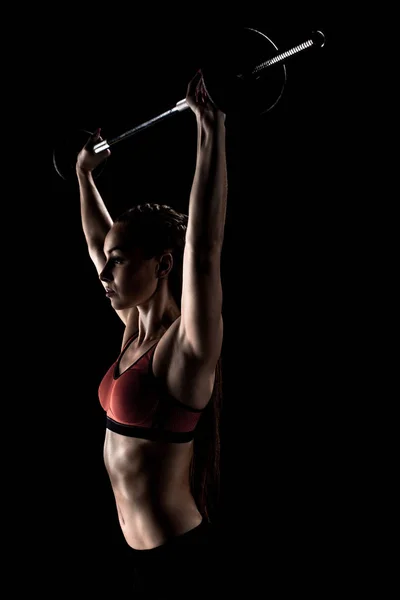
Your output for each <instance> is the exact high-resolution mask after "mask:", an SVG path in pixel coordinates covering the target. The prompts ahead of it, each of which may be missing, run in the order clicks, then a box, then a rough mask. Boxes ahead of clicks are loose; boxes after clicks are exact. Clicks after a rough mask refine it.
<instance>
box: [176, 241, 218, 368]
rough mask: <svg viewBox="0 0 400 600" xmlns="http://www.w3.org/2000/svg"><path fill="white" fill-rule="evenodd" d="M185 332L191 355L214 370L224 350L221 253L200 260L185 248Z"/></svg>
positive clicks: (207, 255) (211, 253)
mask: <svg viewBox="0 0 400 600" xmlns="http://www.w3.org/2000/svg"><path fill="white" fill-rule="evenodd" d="M181 304H182V306H181V314H182V316H181V329H182V335H183V339H185V342H186V343H187V345H188V347H189V348H190V350H191V352H192V353H193V354H194V355H195V356H196V357H197V358H199V359H200V360H202V361H206V362H207V363H209V364H210V366H212V365H213V364H214V363H216V362H217V360H218V358H219V355H220V353H221V348H222V337H223V321H222V284H221V270H220V249H219V248H215V249H214V250H210V251H209V252H207V254H206V255H205V256H203V257H199V253H196V252H195V251H194V250H193V249H191V248H190V247H186V248H185V255H184V263H183V279H182V303H181Z"/></svg>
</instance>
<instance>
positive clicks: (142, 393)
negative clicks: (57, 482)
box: [76, 71, 227, 598]
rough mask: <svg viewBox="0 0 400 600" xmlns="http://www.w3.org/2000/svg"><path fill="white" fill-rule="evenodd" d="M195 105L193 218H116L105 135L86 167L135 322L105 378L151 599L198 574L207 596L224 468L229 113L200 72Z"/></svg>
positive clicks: (110, 429)
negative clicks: (108, 202) (103, 167)
mask: <svg viewBox="0 0 400 600" xmlns="http://www.w3.org/2000/svg"><path fill="white" fill-rule="evenodd" d="M186 101H187V103H188V105H189V107H190V109H191V110H192V111H193V113H194V114H195V116H196V122H197V158H196V169H195V174H194V180H193V184H192V188H191V193H190V198H189V209H188V215H184V214H181V213H179V212H177V211H175V210H174V209H173V208H171V207H169V206H165V205H160V204H144V205H141V204H139V205H137V206H134V207H132V208H131V209H129V210H127V211H126V212H125V213H124V214H122V215H120V216H119V217H118V218H117V219H116V220H115V221H114V222H113V220H112V218H111V216H110V214H109V212H108V211H107V209H106V207H105V205H104V202H103V201H102V199H101V197H100V194H99V192H98V190H97V188H96V185H95V182H94V179H93V175H92V172H93V170H94V169H95V168H96V166H98V165H99V164H100V162H102V161H103V160H105V158H107V156H108V155H109V154H110V150H106V151H103V152H101V153H100V154H95V153H94V152H93V151H92V147H93V144H95V143H97V142H98V141H100V140H101V137H100V130H98V131H97V132H96V133H95V134H94V135H93V136H92V137H91V139H90V140H89V141H88V143H87V144H86V146H85V147H84V148H83V149H82V150H81V152H80V153H79V155H78V157H77V163H76V173H77V177H78V182H79V190H80V202H81V218H82V226H83V231H84V235H85V238H86V242H87V245H88V251H89V255H90V257H91V259H92V261H93V263H94V264H95V266H96V269H97V272H98V274H99V277H100V280H101V282H102V284H103V286H104V290H105V293H106V295H107V297H108V298H109V300H110V304H111V306H112V307H113V309H114V310H115V311H116V313H117V314H118V316H119V317H120V318H121V319H122V321H123V323H124V325H125V330H124V335H123V339H122V345H121V353H120V354H119V356H118V357H117V359H116V361H115V363H114V364H113V365H111V366H110V369H109V370H108V372H107V373H105V374H104V378H103V379H102V381H101V382H100V385H99V399H100V403H101V405H102V407H103V408H104V410H105V412H106V415H107V416H106V419H107V420H106V434H105V442H104V460H105V465H106V468H107V471H108V474H109V477H110V482H111V486H112V490H113V493H114V497H115V501H116V507H117V511H118V517H119V523H120V526H121V530H122V533H123V535H124V537H125V540H126V542H127V545H128V548H129V552H130V555H129V557H128V560H130V557H132V565H135V569H136V570H135V573H136V576H135V582H134V583H135V585H134V586H133V587H132V588H131V589H135V590H136V591H143V597H145V596H146V597H149V598H152V597H160V598H162V597H169V596H168V593H169V592H174V593H175V595H176V594H177V593H179V591H182V593H184V594H185V595H187V594H188V588H187V585H191V586H192V589H191V591H190V592H189V596H191V597H193V593H194V591H195V590H194V589H193V583H194V579H193V577H196V585H195V589H196V590H197V591H198V592H199V593H200V589H201V586H200V583H201V581H205V578H204V576H205V574H206V573H211V572H212V567H213V564H214V557H213V555H212V553H211V549H212V548H214V546H213V544H212V541H213V536H212V533H213V524H212V522H211V519H210V510H211V509H210V504H209V503H210V497H209V495H208V491H209V490H210V489H211V490H212V489H213V487H212V486H213V484H217V483H218V465H219V417H220V400H221V373H220V360H221V358H220V357H221V349H222V340H223V321H222V287H221V276H220V259H221V250H222V244H223V237H224V226H225V214H226V199H227V166H226V154H225V115H224V114H223V113H222V112H221V111H220V110H219V109H218V108H217V107H216V106H215V105H213V103H212V102H211V100H210V99H209V97H208V96H207V93H206V91H205V87H204V83H203V79H202V74H201V72H200V71H199V72H198V73H197V74H196V75H195V77H194V78H193V79H192V80H191V81H190V82H189V84H188V87H187V94H186ZM213 476H216V480H215V481H213V480H212V477H213ZM199 568H200V569H201V573H202V578H200V579H199V578H198V569H199ZM155 574H157V576H156V577H155V576H154V575H155ZM215 574H216V573H215V571H214V575H215ZM125 577H126V579H127V581H128V580H129V581H130V575H129V574H125ZM152 594H153V595H152ZM154 594H158V595H154Z"/></svg>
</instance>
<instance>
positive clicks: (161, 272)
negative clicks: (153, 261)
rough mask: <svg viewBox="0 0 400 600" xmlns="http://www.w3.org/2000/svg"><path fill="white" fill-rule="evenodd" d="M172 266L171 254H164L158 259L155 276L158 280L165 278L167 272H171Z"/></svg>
mask: <svg viewBox="0 0 400 600" xmlns="http://www.w3.org/2000/svg"><path fill="white" fill-rule="evenodd" d="M173 264H174V259H173V258H172V254H171V252H166V253H165V254H162V255H161V256H160V258H159V259H158V263H157V269H156V276H157V277H158V279H163V278H164V277H167V276H168V274H169V272H170V271H171V269H172V267H173Z"/></svg>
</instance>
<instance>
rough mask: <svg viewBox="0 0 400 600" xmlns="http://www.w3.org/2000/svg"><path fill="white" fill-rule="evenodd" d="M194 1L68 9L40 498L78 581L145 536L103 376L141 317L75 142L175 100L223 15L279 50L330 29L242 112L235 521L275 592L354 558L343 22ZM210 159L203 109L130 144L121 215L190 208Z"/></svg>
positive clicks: (227, 493)
mask: <svg viewBox="0 0 400 600" xmlns="http://www.w3.org/2000/svg"><path fill="white" fill-rule="evenodd" d="M174 10H175V11H176V18H175V17H173V16H172V15H171V12H168V14H167V15H166V16H165V19H164V17H163V15H162V14H160V13H158V14H152V13H151V11H148V12H146V11H144V12H145V14H144V16H142V15H139V14H135V15H132V14H131V13H129V12H128V11H126V12H124V11H121V12H117V10H116V9H115V10H114V11H110V12H109V13H102V14H100V15H99V14H97V16H96V17H93V21H90V20H89V21H86V20H85V21H83V20H82V21H80V20H79V19H78V18H76V17H74V16H73V15H65V14H62V13H61V12H60V13H59V14H55V15H54V19H53V21H52V27H51V30H50V31H49V32H48V40H49V45H48V46H47V51H46V52H45V55H46V57H47V59H48V61H49V63H48V65H47V67H48V68H46V69H45V70H44V72H45V73H46V84H45V88H46V94H45V95H44V100H43V101H44V103H46V105H47V106H48V113H47V118H48V129H49V144H48V153H47V156H48V166H49V173H50V174H51V175H50V177H51V182H52V183H51V184H52V202H51V205H50V206H49V207H48V210H47V211H46V214H45V216H44V221H46V223H49V222H50V223H51V226H50V227H46V229H45V228H44V229H45V231H46V233H45V239H44V242H45V243H44V248H45V250H44V253H45V254H46V252H49V254H48V256H47V258H46V255H45V254H44V256H43V258H42V273H44V277H43V279H44V281H45V282H46V290H48V289H51V296H50V297H49V296H46V297H45V301H44V302H43V299H42V302H41V306H42V309H41V315H42V314H43V313H44V316H43V318H41V319H40V327H39V330H40V335H41V336H42V338H43V342H44V346H43V348H44V349H43V350H41V351H40V354H39V356H38V357H37V360H38V363H39V365H40V367H42V366H43V369H44V371H41V373H43V372H45V373H46V377H45V379H44V380H41V388H40V389H41V393H40V402H41V404H42V406H43V407H44V410H42V409H41V413H42V415H44V416H43V417H42V425H41V427H40V433H39V442H38V443H37V445H36V446H35V447H36V450H37V453H38V454H37V471H36V479H35V482H36V483H35V486H32V487H33V489H32V495H33V496H34V497H35V498H36V500H37V502H38V504H39V506H40V509H42V511H43V514H44V516H41V517H40V518H41V519H42V526H41V530H42V535H43V536H44V539H45V540H46V542H45V543H46V545H47V547H48V548H49V549H50V550H51V552H49V555H51V554H53V550H54V554H53V557H54V560H53V561H52V562H51V564H52V567H51V568H52V569H54V572H55V573H56V574H57V576H58V578H59V581H62V582H63V583H64V584H65V585H66V586H67V588H68V589H69V587H70V586H71V589H72V588H73V585H74V584H73V582H71V579H69V575H68V574H69V573H70V574H71V577H72V578H73V579H74V578H75V577H76V576H77V574H79V576H80V577H81V578H82V579H81V581H82V582H83V583H81V585H83V586H87V588H88V589H90V588H91V586H93V585H94V582H95V581H100V583H101V582H102V581H103V580H105V579H109V578H111V577H112V574H111V572H108V571H111V567H110V569H109V570H107V566H106V565H111V564H114V559H115V558H116V557H117V558H118V556H119V555H121V556H122V555H123V553H124V551H125V545H126V544H125V542H124V540H123V537H122V533H121V531H120V529H119V524H118V519H117V513H116V509H115V504H114V500H113V497H112V493H111V487H110V485H109V481H108V477H107V474H106V471H105V468H104V464H103V457H102V448H103V439H104V415H103V412H102V410H101V407H100V405H99V402H98V398H97V388H98V384H99V382H100V380H101V377H102V376H103V374H104V372H105V370H106V369H107V368H108V366H109V365H110V364H111V362H112V361H113V360H114V358H115V356H116V354H117V353H118V352H119V349H120V343H121V338H122V332H123V328H122V323H121V322H120V321H119V320H118V318H117V317H116V316H115V315H114V313H113V311H112V310H111V309H110V307H109V302H108V300H107V299H106V298H105V297H104V295H103V294H102V287H101V284H100V283H99V281H98V280H97V277H96V272H95V270H94V268H93V266H92V264H91V262H90V259H89V257H88V255H87V252H86V246H85V241H84V238H83V233H82V229H81V224H80V213H79V196H78V188H77V185H76V181H75V180H72V181H69V182H66V181H64V180H62V179H61V178H60V177H59V176H58V174H57V173H56V172H55V170H54V168H53V165H52V152H53V149H54V147H55V146H56V144H57V143H58V140H59V138H60V136H61V137H62V136H64V135H70V134H71V135H73V134H74V132H75V131H76V130H78V129H87V130H90V131H93V130H94V129H95V128H97V127H101V128H102V135H103V137H105V138H109V139H110V138H112V137H114V136H117V135H119V134H120V133H122V132H124V131H127V130H129V129H131V128H132V127H134V126H136V125H137V124H139V123H142V122H144V121H146V120H148V119H150V118H152V117H154V116H156V115H158V114H161V113H162V112H164V111H165V110H168V109H170V108H172V107H173V106H174V105H175V103H176V102H177V101H178V100H180V99H183V98H184V97H185V93H186V86H187V83H188V82H189V79H190V78H191V77H192V76H193V75H194V73H195V72H196V70H197V69H198V68H199V67H201V65H202V58H203V56H204V53H205V52H206V50H207V41H208V39H209V38H210V36H212V35H215V34H216V33H218V30H219V28H221V30H222V29H223V28H226V27H230V26H231V25H235V26H237V25H240V26H241V25H243V26H245V27H253V28H255V29H257V30H258V31H260V32H263V33H265V34H266V35H267V36H268V37H270V38H271V39H272V41H273V42H274V43H275V44H276V45H277V46H278V48H279V50H286V49H287V48H290V47H293V46H295V45H297V44H298V43H301V42H303V41H305V40H306V39H309V36H310V33H311V32H312V31H314V30H317V29H319V30H321V31H323V32H324V34H325V36H326V44H325V47H324V48H322V49H321V50H319V51H315V52H313V51H311V52H309V53H308V52H305V53H304V56H302V57H301V58H296V59H293V61H288V62H287V64H286V69H287V81H286V85H285V89H284V93H283V95H282V97H281V99H280V100H279V102H278V104H277V105H276V106H275V107H274V108H273V109H272V110H271V111H269V112H267V113H265V114H263V115H261V116H251V115H242V116H241V117H237V116H233V115H228V116H227V122H226V125H227V158H228V180H229V200H228V212H227V222H226V233H225V243H224V250H223V257H222V279H223V289H224V308H223V312H224V322H225V333H224V347H223V366H224V410H223V415H222V425H223V431H222V500H221V506H220V511H219V515H218V526H219V527H220V528H221V531H222V532H223V535H224V538H225V539H226V540H227V541H228V544H227V546H228V547H229V551H227V555H226V557H225V558H224V560H229V561H230V560H233V564H234V565H237V568H236V567H233V568H232V573H235V576H233V575H232V581H231V582H229V581H228V582H227V586H228V588H229V586H230V585H231V584H232V585H233V589H235V586H237V585H243V586H247V585H249V582H248V578H250V579H251V580H252V581H253V582H254V585H256V588H258V582H263V583H262V584H261V583H260V585H264V582H265V577H267V576H268V577H271V585H273V584H274V585H275V584H277V582H278V580H279V581H280V582H281V584H282V585H283V586H284V587H285V586H286V585H292V584H293V583H294V581H297V582H299V581H300V579H301V581H302V582H303V583H302V585H303V586H308V585H311V583H312V582H314V583H313V585H314V584H315V582H316V581H317V580H318V579H319V578H321V577H325V578H326V579H327V580H330V578H331V577H332V573H334V572H335V571H336V570H337V569H338V570H339V571H340V570H341V568H342V567H343V565H341V564H340V559H339V558H338V554H337V552H338V548H339V547H340V537H341V524H342V520H343V518H344V508H343V506H344V502H345V498H344V496H345V491H344V490H345V488H346V481H345V480H343V477H345V478H347V477H349V475H348V472H346V475H344V473H343V471H342V466H343V459H344V457H343V444H344V438H345V436H346V420H345V418H344V411H343V409H344V398H343V393H342V392H343V390H342V382H343V380H344V378H345V375H346V371H347V370H348V369H350V368H351V366H350V365H349V361H348V357H347V354H346V352H348V348H347V349H344V348H343V343H342V332H343V323H344V318H345V312H346V309H345V306H346V294H347V280H346V278H347V277H348V272H347V270H345V269H343V265H344V261H345V258H344V255H345V250H346V247H347V244H348V241H347V234H348V232H347V225H346V219H345V218H344V213H345V211H346V208H345V199H344V198H343V197H342V196H341V195H340V188H341V178H342V177H343V174H342V173H343V170H341V169H338V166H337V147H338V142H340V143H341V141H342V140H341V139H340V128H341V125H342V122H341V121H342V119H343V115H344V111H343V109H342V108H341V105H340V102H341V98H340V96H341V94H340V90H338V85H339V83H340V81H339V79H340V77H339V78H338V73H337V59H338V48H339V39H340V34H339V31H340V28H339V24H340V22H341V17H340V15H337V14H332V13H331V12H330V11H329V10H327V9H325V10H323V9H318V10H316V9H315V8H309V9H307V10H305V9H304V7H303V9H302V10H301V11H300V10H299V11H298V13H296V14H294V13H293V12H291V13H290V11H288V13H285V11H284V10H282V11H281V13H280V14H268V15H265V14H263V15H261V13H257V11H255V13H254V14H252V15H250V14H249V15H244V14H239V11H238V13H236V14H224V15H222V16H221V17H219V18H218V19H214V20H213V22H210V15H209V14H203V12H206V10H205V7H202V10H200V7H196V8H195V11H196V13H197V12H199V15H196V16H194V17H193V18H188V16H187V15H186V13H185V8H182V7H176V8H175V9H174ZM210 10H211V9H210V8H208V9H207V11H208V12H209V11H210ZM181 11H183V13H184V14H182V12H181ZM66 17H69V18H66ZM195 155H196V125H195V119H194V117H193V115H192V113H190V111H186V112H184V113H183V114H181V115H178V116H176V117H174V118H173V119H171V120H166V121H164V122H162V123H159V124H157V125H155V126H154V127H152V128H149V129H148V130H146V131H145V132H142V133H139V134H137V135H136V136H133V137H132V138H130V139H129V140H125V141H122V142H120V143H119V144H116V145H115V146H114V147H113V148H112V155H111V157H110V158H109V160H108V162H107V165H106V168H105V170H104V172H103V174H102V175H101V176H100V177H99V178H98V180H97V183H98V187H99V190H100V192H101V193H102V196H103V198H104V200H105V202H106V204H107V206H108V207H109V210H110V212H111V214H112V216H116V215H117V214H118V213H119V212H120V211H121V210H122V209H124V208H126V207H128V206H130V205H132V204H136V203H139V202H144V201H157V202H163V203H167V204H171V205H172V206H174V207H176V208H178V209H180V210H186V209H187V203H188V197H189V191H190V186H191V181H192V177H193V173H194V166H195ZM42 241H43V237H42ZM43 306H45V310H43ZM39 514H40V515H42V512H41V511H40V510H39ZM67 548H68V550H66V549H67ZM61 557H62V558H61ZM72 574H73V575H72ZM251 585H253V584H251ZM229 589H230V588H229ZM303 589H304V588H303Z"/></svg>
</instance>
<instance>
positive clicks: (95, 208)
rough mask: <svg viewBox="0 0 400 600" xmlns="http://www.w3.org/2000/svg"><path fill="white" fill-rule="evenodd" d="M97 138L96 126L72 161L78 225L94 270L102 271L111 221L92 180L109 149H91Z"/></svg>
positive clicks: (98, 138)
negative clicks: (78, 207)
mask: <svg viewBox="0 0 400 600" xmlns="http://www.w3.org/2000/svg"><path fill="white" fill-rule="evenodd" d="M100 140H101V137H100V129H98V130H97V131H96V132H95V133H94V134H93V136H92V137H91V138H90V139H89V140H88V142H87V143H86V145H85V146H84V148H82V150H81V151H80V153H79V154H78V158H77V161H76V174H77V177H78V183H79V197H80V206H81V219H82V228H83V233H84V235H85V239H86V243H87V246H88V251H89V256H90V258H91V259H92V261H93V262H94V264H95V267H96V269H97V272H98V273H100V272H101V271H102V269H103V268H104V265H105V262H106V258H105V255H104V251H103V247H104V240H105V237H106V235H107V233H108V231H109V230H110V228H111V226H112V224H113V220H112V218H111V216H110V213H109V212H108V210H107V208H106V205H105V204H104V201H103V199H102V197H101V195H100V193H99V191H98V189H97V187H96V184H95V182H94V179H93V170H94V169H95V168H96V167H97V166H98V165H99V164H100V163H102V162H103V161H104V160H105V159H106V158H107V156H109V154H110V150H104V151H103V152H100V153H99V154H95V153H94V152H92V148H93V145H94V144H95V143H97V142H99V141H100Z"/></svg>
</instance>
